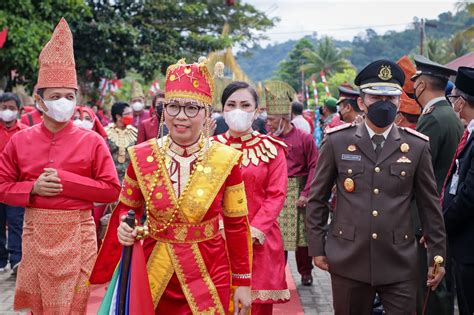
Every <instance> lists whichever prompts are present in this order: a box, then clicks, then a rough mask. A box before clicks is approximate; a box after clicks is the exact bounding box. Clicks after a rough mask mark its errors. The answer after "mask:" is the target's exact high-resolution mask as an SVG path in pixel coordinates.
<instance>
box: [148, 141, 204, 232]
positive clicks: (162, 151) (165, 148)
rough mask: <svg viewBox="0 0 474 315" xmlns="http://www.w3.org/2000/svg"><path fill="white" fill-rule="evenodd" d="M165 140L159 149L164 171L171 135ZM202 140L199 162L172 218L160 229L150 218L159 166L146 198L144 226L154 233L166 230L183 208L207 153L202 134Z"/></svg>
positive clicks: (175, 207) (195, 165) (178, 200)
mask: <svg viewBox="0 0 474 315" xmlns="http://www.w3.org/2000/svg"><path fill="white" fill-rule="evenodd" d="M165 141H166V142H165V143H164V144H163V146H162V147H161V148H160V149H159V151H160V156H159V157H158V158H159V159H160V160H161V166H160V167H165V170H163V171H166V150H167V149H168V146H169V145H170V136H167V137H166V140H165ZM200 141H201V144H200V150H199V153H198V158H197V162H196V163H195V164H194V166H193V168H192V170H191V175H190V176H189V179H188V181H187V183H186V186H184V189H183V192H182V193H181V194H180V196H179V198H178V199H177V201H176V204H175V206H174V209H173V213H172V214H171V218H170V219H169V220H168V222H166V224H165V225H163V227H162V228H159V229H158V228H156V227H154V226H151V225H150V223H149V218H150V210H149V209H150V207H151V197H152V194H153V191H154V190H155V188H156V185H157V184H158V175H159V172H160V168H158V171H157V174H156V176H155V178H154V180H153V184H152V186H151V189H150V190H149V193H148V196H147V198H146V200H145V205H146V220H145V224H144V226H145V227H149V228H150V229H151V230H152V231H153V232H154V233H160V232H163V231H164V230H166V229H167V228H168V227H169V226H170V225H171V223H173V221H174V219H175V217H176V214H177V213H178V211H179V209H180V208H181V203H182V201H183V198H184V196H185V195H186V194H187V192H188V190H189V185H190V183H191V181H192V178H193V176H194V173H195V172H196V169H197V167H198V165H201V164H200V163H202V161H203V159H204V153H205V152H204V151H205V150H204V146H203V145H202V142H203V141H204V137H203V136H201V140H200ZM145 234H146V232H145ZM142 236H143V235H142ZM145 236H146V235H145Z"/></svg>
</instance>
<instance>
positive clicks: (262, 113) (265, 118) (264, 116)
mask: <svg viewBox="0 0 474 315" xmlns="http://www.w3.org/2000/svg"><path fill="white" fill-rule="evenodd" d="M267 116H268V115H267V112H266V111H264V112H261V113H260V114H259V115H258V117H260V118H261V119H263V120H267Z"/></svg>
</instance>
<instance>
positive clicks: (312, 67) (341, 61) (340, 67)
mask: <svg viewBox="0 0 474 315" xmlns="http://www.w3.org/2000/svg"><path fill="white" fill-rule="evenodd" d="M349 53H350V51H349V50H342V49H339V48H337V47H336V45H334V42H333V40H332V39H331V38H329V37H324V38H323V39H322V40H321V41H319V43H318V45H317V46H316V49H315V50H312V49H305V50H304V51H303V56H304V57H305V59H306V60H307V62H306V63H305V64H303V65H302V66H301V70H302V71H304V72H306V73H319V72H320V71H321V70H323V71H324V72H325V73H326V74H327V75H328V76H331V75H333V74H335V73H337V72H342V71H344V69H347V68H351V67H353V66H352V64H351V63H350V62H349V60H347V59H346V57H347V56H348V55H349Z"/></svg>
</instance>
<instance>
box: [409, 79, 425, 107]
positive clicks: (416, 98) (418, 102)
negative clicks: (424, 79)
mask: <svg viewBox="0 0 474 315" xmlns="http://www.w3.org/2000/svg"><path fill="white" fill-rule="evenodd" d="M418 86H420V85H418ZM413 91H414V93H413V97H411V98H412V99H414V100H415V102H416V103H417V104H418V106H420V107H421V109H423V106H421V103H420V100H419V97H420V96H421V94H423V92H424V91H425V90H423V91H422V92H421V93H420V95H417V94H416V88H415V86H413Z"/></svg>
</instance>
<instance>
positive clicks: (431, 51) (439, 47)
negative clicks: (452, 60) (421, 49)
mask: <svg viewBox="0 0 474 315" xmlns="http://www.w3.org/2000/svg"><path fill="white" fill-rule="evenodd" d="M426 48H427V49H426V50H427V53H428V59H430V60H432V61H434V62H437V63H440V64H445V63H446V62H447V61H448V60H449V57H448V52H447V49H446V42H445V41H443V40H441V39H436V38H430V39H428V40H427V42H426Z"/></svg>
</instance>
